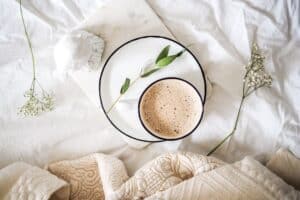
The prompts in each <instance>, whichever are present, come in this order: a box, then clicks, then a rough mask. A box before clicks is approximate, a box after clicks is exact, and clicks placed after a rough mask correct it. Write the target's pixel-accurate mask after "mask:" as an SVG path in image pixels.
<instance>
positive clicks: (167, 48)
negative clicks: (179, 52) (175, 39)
mask: <svg viewBox="0 0 300 200" xmlns="http://www.w3.org/2000/svg"><path fill="white" fill-rule="evenodd" d="M169 49H170V45H168V46H166V47H165V48H163V50H162V51H161V52H160V53H159V55H158V56H157V58H156V60H155V64H157V63H158V61H160V60H161V59H162V58H165V57H167V56H168V53H169Z"/></svg>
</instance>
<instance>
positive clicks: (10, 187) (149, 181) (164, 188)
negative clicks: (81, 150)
mask: <svg viewBox="0 0 300 200" xmlns="http://www.w3.org/2000/svg"><path fill="white" fill-rule="evenodd" d="M298 161H299V160H298ZM298 161H297V162H298ZM46 169H47V170H48V171H47V170H46ZM46 169H45V170H42V169H40V168H37V167H33V166H30V165H27V164H24V163H15V164H12V165H10V166H8V167H6V168H4V169H2V170H0V198H1V199H2V198H4V199H111V200H117V199H130V200H131V199H182V200H183V199H200V200H201V199H256V200H259V199H262V200H266V199H267V200H268V199H300V193H299V192H298V191H297V190H295V189H294V188H293V187H292V186H290V185H288V184H286V183H285V182H284V181H283V180H281V179H280V178H279V177H277V176H276V175H275V174H273V173H272V172H271V171H269V170H268V169H267V168H265V167H264V166H263V165H261V164H260V163H259V162H257V161H256V160H254V159H252V158H250V157H246V158H244V159H243V160H241V161H239V162H236V163H234V164H226V163H224V162H222V161H220V160H218V159H216V158H213V157H206V156H202V155H199V154H194V153H168V154H164V155H161V156H159V157H157V158H156V159H154V160H152V161H151V162H149V163H148V164H146V165H145V166H143V167H142V168H141V169H139V170H138V171H137V172H136V173H135V175H134V176H132V177H131V178H129V176H128V174H127V172H126V168H125V166H124V164H123V162H122V161H120V160H119V159H117V158H115V157H113V156H108V155H105V154H92V155H89V156H86V157H83V158H80V159H78V160H72V161H60V162H57V163H53V164H50V165H48V166H47V167H46Z"/></svg>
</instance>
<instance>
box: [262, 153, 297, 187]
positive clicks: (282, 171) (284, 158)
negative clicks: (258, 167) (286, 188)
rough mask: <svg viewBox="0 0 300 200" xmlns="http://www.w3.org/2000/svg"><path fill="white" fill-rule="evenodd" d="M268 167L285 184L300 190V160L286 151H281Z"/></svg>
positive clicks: (274, 156)
mask: <svg viewBox="0 0 300 200" xmlns="http://www.w3.org/2000/svg"><path fill="white" fill-rule="evenodd" d="M267 167H268V168H269V169H270V170H271V171H272V172H274V173H275V174H277V175H278V176H280V177H281V178H282V179H283V180H284V181H285V182H287V183H288V184H290V185H292V186H294V187H295V188H296V189H297V190H300V159H299V158H297V157H296V156H294V155H293V154H292V153H291V152H289V151H288V150H285V149H279V150H278V151H277V152H276V153H275V154H274V155H273V156H272V157H271V159H270V161H269V162H268V163H267Z"/></svg>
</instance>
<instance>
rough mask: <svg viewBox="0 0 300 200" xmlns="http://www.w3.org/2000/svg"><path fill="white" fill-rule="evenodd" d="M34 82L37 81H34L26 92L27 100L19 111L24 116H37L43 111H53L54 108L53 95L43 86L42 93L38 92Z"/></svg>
mask: <svg viewBox="0 0 300 200" xmlns="http://www.w3.org/2000/svg"><path fill="white" fill-rule="evenodd" d="M37 83H38V82H37ZM34 84H35V82H33V84H32V86H31V87H30V89H29V90H27V91H26V92H25V94H24V97H25V98H27V101H26V102H25V104H24V105H23V106H22V107H21V108H20V110H19V113H20V114H22V115H24V116H37V115H39V114H40V113H42V112H46V111H51V110H53V108H54V100H53V95H52V94H49V93H47V92H46V91H45V90H44V89H43V88H41V87H40V89H41V90H42V93H41V94H39V93H37V92H36V89H35V86H34Z"/></svg>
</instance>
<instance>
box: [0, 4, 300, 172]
mask: <svg viewBox="0 0 300 200" xmlns="http://www.w3.org/2000/svg"><path fill="white" fill-rule="evenodd" d="M23 1H24V7H25V8H24V15H25V20H26V24H27V28H28V31H29V34H30V35H31V38H32V43H33V47H34V52H35V54H36V60H37V73H38V77H39V79H40V80H41V81H40V82H42V84H43V85H44V86H45V88H47V89H50V90H52V91H53V92H54V93H55V97H56V105H55V106H56V107H55V110H54V111H52V112H49V113H45V114H42V115H41V116H40V117H38V118H22V117H20V116H18V115H17V114H16V113H17V108H18V107H19V106H21V105H22V103H23V102H24V99H23V96H22V95H23V92H24V91H25V90H26V89H28V87H29V85H30V81H31V60H30V54H29V50H28V46H27V43H26V40H25V37H24V31H23V27H22V24H21V18H20V15H19V5H18V1H10V0H3V1H1V2H0V11H1V12H0V13H1V14H0V24H1V27H0V52H1V56H0V94H1V98H0V168H1V167H4V166H6V165H8V164H10V163H12V162H14V161H17V160H24V161H26V162H29V163H31V164H37V165H40V166H42V165H44V164H45V163H48V162H52V161H55V160H60V159H65V158H74V157H78V156H81V155H84V154H87V153H90V152H95V151H101V152H105V153H115V154H118V155H119V156H120V157H121V158H122V159H123V160H124V161H125V163H127V164H128V168H129V171H134V170H135V169H136V168H138V167H139V166H141V165H142V164H143V163H144V162H145V161H147V160H149V159H151V158H153V157H155V156H156V155H157V154H160V153H162V152H163V151H166V149H165V146H164V145H163V144H155V145H150V146H149V147H147V148H146V149H144V150H133V149H130V148H128V147H127V146H126V144H125V143H124V142H123V140H122V138H121V137H120V135H119V134H118V133H116V132H108V131H101V130H102V128H103V126H102V125H103V124H102V122H101V120H99V118H101V117H100V113H99V112H98V111H97V108H96V107H95V106H94V104H92V103H91V102H90V100H89V99H88V98H87V97H86V96H85V95H84V93H83V92H82V91H81V90H80V89H79V87H78V86H77V85H76V84H75V83H74V82H73V81H72V80H71V79H67V80H65V81H63V82H61V81H59V80H58V79H57V78H56V77H55V75H54V73H53V71H54V68H55V63H54V60H53V55H52V50H53V45H54V44H55V43H56V42H57V40H58V39H59V38H60V37H61V36H62V35H63V34H65V33H66V32H67V31H69V30H70V29H72V28H75V27H76V26H77V25H78V24H79V23H80V22H81V21H82V20H84V19H85V18H86V17H88V16H89V15H90V14H91V13H92V12H93V10H94V9H95V8H96V7H98V6H101V5H102V4H103V3H104V1H69V0H65V1H58V0H49V1H38V0H30V1H29V0H23ZM149 3H150V4H151V6H152V7H153V8H154V10H155V11H156V12H157V13H158V14H159V15H160V17H161V18H162V19H163V21H164V23H165V24H166V25H167V26H168V27H169V29H170V30H171V31H172V33H173V34H174V36H175V37H176V38H177V39H178V40H179V41H180V42H182V43H184V44H190V43H196V44H197V45H195V46H193V47H191V49H192V51H193V52H194V53H195V54H196V55H197V57H198V59H199V60H200V62H201V64H202V65H203V67H204V68H205V72H206V74H207V75H208V77H209V78H210V80H211V81H212V83H213V87H212V91H211V97H210V98H209V99H208V100H207V104H206V111H205V116H204V120H203V122H202V124H201V125H200V126H201V130H203V131H202V132H201V134H197V135H195V134H194V135H191V136H190V137H188V138H186V139H184V140H183V141H182V142H181V143H172V144H174V145H175V144H176V148H177V145H178V148H177V149H179V150H189V151H194V152H198V153H206V152H207V151H208V150H209V149H210V148H211V147H212V146H213V145H214V144H216V143H217V142H218V141H219V140H220V139H221V138H223V137H224V135H225V133H227V132H228V131H229V130H230V129H231V128H232V125H233V121H234V118H235V115H236V110H237V107H238V103H239V98H240V90H241V84H242V75H243V72H244V69H243V65H245V64H246V63H247V59H248V58H249V55H250V45H251V42H252V41H253V40H256V41H257V42H258V44H259V45H260V46H261V47H262V49H263V51H264V52H265V55H266V64H265V65H266V69H267V71H268V72H270V74H271V75H272V76H273V78H274V83H273V86H272V88H271V89H262V90H260V91H259V92H257V93H255V94H254V95H253V96H251V97H250V98H249V99H248V100H247V102H246V104H245V107H244V110H243V113H242V120H241V121H240V122H241V123H240V124H239V127H238V131H237V132H236V135H235V136H234V137H233V138H232V140H231V142H230V145H225V146H224V148H222V149H221V151H219V153H218V154H217V155H218V156H219V157H221V158H223V159H225V160H227V161H233V160H239V159H240V158H241V157H243V156H245V155H248V154H251V155H270V154H272V153H274V152H275V150H276V149H277V148H278V147H279V146H285V147H288V148H289V149H290V150H291V151H293V152H294V153H295V154H296V155H297V156H298V157H299V156H300V149H299V143H300V135H299V127H300V125H299V113H300V106H299V104H297V102H298V101H299V100H300V90H299V88H300V81H299V80H300V79H299V78H300V67H299V64H300V48H299V47H300V36H299V33H300V30H299V26H300V25H299V19H300V17H299V15H300V6H299V2H298V1H264V2H262V1H230V0H227V1H221V0H220V1H196V0H194V1H193V0H189V1H183V0H176V1H174V0H172V1H171V0H166V1H159V0H154V1H150V2H149ZM112 14H113V13H112Z"/></svg>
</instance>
